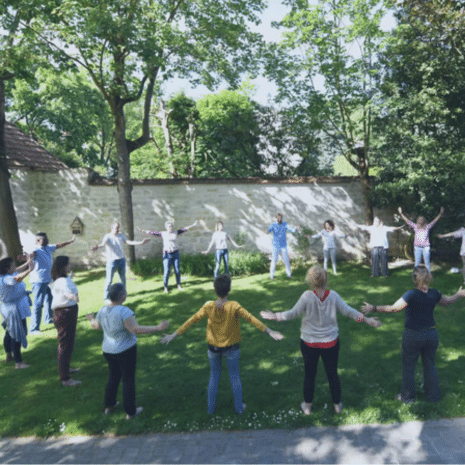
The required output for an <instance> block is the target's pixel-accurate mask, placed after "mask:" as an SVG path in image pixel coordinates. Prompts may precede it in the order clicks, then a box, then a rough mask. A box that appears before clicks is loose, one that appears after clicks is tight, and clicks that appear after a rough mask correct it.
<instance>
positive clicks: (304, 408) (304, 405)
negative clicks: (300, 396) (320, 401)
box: [300, 402, 312, 415]
mask: <svg viewBox="0 0 465 465" xmlns="http://www.w3.org/2000/svg"><path fill="white" fill-rule="evenodd" d="M300 410H302V412H304V415H310V414H311V413H312V404H310V407H308V406H307V403H306V402H302V403H301V404H300Z"/></svg>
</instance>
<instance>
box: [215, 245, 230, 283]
mask: <svg viewBox="0 0 465 465" xmlns="http://www.w3.org/2000/svg"><path fill="white" fill-rule="evenodd" d="M215 258H216V267H215V273H214V276H215V278H216V277H217V276H218V271H220V265H221V259H223V262H224V272H225V274H229V269H228V264H229V252H228V249H216V253H215Z"/></svg>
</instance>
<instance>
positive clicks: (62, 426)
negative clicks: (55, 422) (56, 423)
mask: <svg viewBox="0 0 465 465" xmlns="http://www.w3.org/2000/svg"><path fill="white" fill-rule="evenodd" d="M65 429H66V425H65V424H64V423H62V424H61V425H60V432H61V433H63V431H64V430H65Z"/></svg>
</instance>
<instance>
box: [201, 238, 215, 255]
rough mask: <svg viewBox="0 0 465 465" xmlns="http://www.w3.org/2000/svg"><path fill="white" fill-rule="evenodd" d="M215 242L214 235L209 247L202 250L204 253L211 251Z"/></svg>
mask: <svg viewBox="0 0 465 465" xmlns="http://www.w3.org/2000/svg"><path fill="white" fill-rule="evenodd" d="M214 242H215V239H213V237H212V240H211V241H210V244H209V245H208V249H207V250H204V251H203V252H202V253H203V254H204V255H205V254H207V253H208V252H210V249H211V248H212V246H213V243H214Z"/></svg>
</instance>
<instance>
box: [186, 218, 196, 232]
mask: <svg viewBox="0 0 465 465" xmlns="http://www.w3.org/2000/svg"><path fill="white" fill-rule="evenodd" d="M198 222H199V220H195V221H194V222H193V223H192V224H191V225H189V226H186V227H185V228H184V229H187V230H188V231H189V229H192V228H195V227H196V226H197V223H198Z"/></svg>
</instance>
